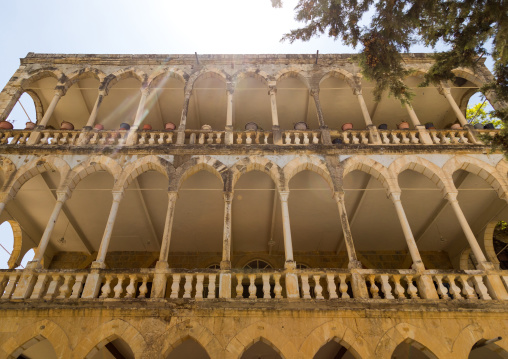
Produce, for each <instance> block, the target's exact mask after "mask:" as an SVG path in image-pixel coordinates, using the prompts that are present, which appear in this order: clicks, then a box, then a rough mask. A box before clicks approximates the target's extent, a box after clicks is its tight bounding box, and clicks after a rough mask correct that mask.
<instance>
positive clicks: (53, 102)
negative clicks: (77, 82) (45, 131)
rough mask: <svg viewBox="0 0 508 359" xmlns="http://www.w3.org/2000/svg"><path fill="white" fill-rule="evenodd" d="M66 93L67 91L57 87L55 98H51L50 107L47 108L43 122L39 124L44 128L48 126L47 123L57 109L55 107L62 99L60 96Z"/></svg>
mask: <svg viewBox="0 0 508 359" xmlns="http://www.w3.org/2000/svg"><path fill="white" fill-rule="evenodd" d="M64 95H65V91H64V90H62V89H57V90H56V91H55V95H54V96H53V99H52V100H51V103H50V104H49V106H48V109H47V110H46V113H45V114H44V117H42V120H41V122H40V123H39V126H42V128H44V127H46V125H47V124H48V122H49V119H50V118H51V116H52V115H53V111H54V110H55V107H56V105H57V103H58V101H60V98H61V97H62V96H64Z"/></svg>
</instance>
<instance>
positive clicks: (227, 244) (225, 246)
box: [220, 192, 233, 269]
mask: <svg viewBox="0 0 508 359" xmlns="http://www.w3.org/2000/svg"><path fill="white" fill-rule="evenodd" d="M232 202H233V192H224V233H223V236H222V262H220V268H221V269H231V204H232Z"/></svg>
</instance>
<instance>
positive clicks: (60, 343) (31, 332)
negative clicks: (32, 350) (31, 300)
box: [1, 319, 71, 359]
mask: <svg viewBox="0 0 508 359" xmlns="http://www.w3.org/2000/svg"><path fill="white" fill-rule="evenodd" d="M45 339H47V340H48V341H49V342H50V344H51V346H52V347H53V349H54V350H55V352H56V354H57V357H58V358H70V357H71V348H70V342H69V337H68V336H67V333H66V331H64V330H63V329H62V328H61V327H60V326H59V325H58V324H56V323H55V322H53V321H51V320H48V319H45V320H41V321H38V322H35V323H31V324H28V325H26V326H24V327H22V328H21V330H18V331H17V332H16V333H15V334H13V335H12V336H11V337H10V338H9V339H7V340H6V341H4V342H3V343H2V344H1V349H2V350H3V351H4V352H5V353H7V355H8V356H7V359H16V358H17V357H18V356H19V355H20V354H21V353H22V352H23V351H24V350H25V349H28V348H29V347H31V346H32V345H34V344H36V343H38V342H40V341H42V340H45Z"/></svg>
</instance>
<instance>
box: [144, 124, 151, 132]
mask: <svg viewBox="0 0 508 359" xmlns="http://www.w3.org/2000/svg"><path fill="white" fill-rule="evenodd" d="M151 129H152V125H149V124H146V125H143V130H145V131H150V130H151Z"/></svg>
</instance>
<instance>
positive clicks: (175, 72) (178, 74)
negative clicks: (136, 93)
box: [146, 67, 189, 88]
mask: <svg viewBox="0 0 508 359" xmlns="http://www.w3.org/2000/svg"><path fill="white" fill-rule="evenodd" d="M161 76H168V77H172V78H175V79H177V80H179V81H180V82H182V83H183V84H184V87H185V85H186V84H187V79H188V78H189V75H188V74H187V73H185V72H184V71H182V70H181V69H178V68H174V67H171V68H170V67H164V68H161V69H158V70H156V71H154V72H152V73H151V74H150V76H149V77H148V80H147V81H146V86H147V87H149V88H152V84H154V83H155V81H156V80H157V79H158V78H159V77H161Z"/></svg>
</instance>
